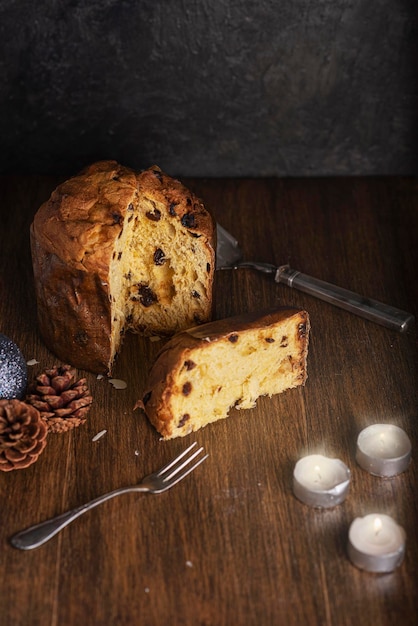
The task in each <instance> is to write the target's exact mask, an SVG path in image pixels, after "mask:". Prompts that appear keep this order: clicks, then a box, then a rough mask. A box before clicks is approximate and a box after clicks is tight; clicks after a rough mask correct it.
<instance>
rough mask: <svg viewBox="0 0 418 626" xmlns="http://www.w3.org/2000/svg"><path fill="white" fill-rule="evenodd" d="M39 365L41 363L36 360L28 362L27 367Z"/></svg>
mask: <svg viewBox="0 0 418 626" xmlns="http://www.w3.org/2000/svg"><path fill="white" fill-rule="evenodd" d="M38 363H39V361H37V360H36V359H31V360H30V361H26V365H29V366H31V365H37V364H38Z"/></svg>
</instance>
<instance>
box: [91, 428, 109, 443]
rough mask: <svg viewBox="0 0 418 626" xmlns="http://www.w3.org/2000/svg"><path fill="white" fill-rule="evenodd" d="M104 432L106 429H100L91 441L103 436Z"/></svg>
mask: <svg viewBox="0 0 418 626" xmlns="http://www.w3.org/2000/svg"><path fill="white" fill-rule="evenodd" d="M106 433H107V430H101V431H100V432H99V433H97V435H94V437H93V439H92V441H98V439H100V438H101V437H103V435H105V434H106Z"/></svg>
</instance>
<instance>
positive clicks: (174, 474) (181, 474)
mask: <svg viewBox="0 0 418 626" xmlns="http://www.w3.org/2000/svg"><path fill="white" fill-rule="evenodd" d="M195 445H196V443H194V444H192V445H191V446H189V447H188V448H187V449H186V450H185V451H184V452H182V453H181V454H180V455H179V456H178V457H176V458H175V459H174V460H173V461H172V462H171V463H169V464H168V465H166V466H165V467H164V468H162V469H161V470H160V471H159V472H158V476H159V477H160V478H162V480H163V482H164V483H166V486H168V483H169V486H170V487H171V486H173V485H175V484H176V483H177V482H179V481H180V480H182V479H183V478H185V477H186V476H187V475H188V474H190V472H192V471H193V470H194V469H196V467H197V466H198V465H200V464H201V463H203V461H204V460H205V459H207V458H208V456H209V455H208V454H205V455H204V456H202V457H200V459H198V460H197V461H196V462H195V463H193V465H190V464H191V462H192V461H193V460H194V459H196V458H197V457H198V456H199V454H200V453H201V452H203V447H201V448H199V449H198V450H196V451H195V452H194V453H193V454H192V455H191V456H189V457H188V458H187V459H185V460H184V461H183V463H180V465H179V464H178V463H179V461H181V459H182V458H184V457H185V455H186V454H187V453H188V452H190V450H192V448H194V446H195ZM185 468H187V469H185ZM170 470H171V471H170Z"/></svg>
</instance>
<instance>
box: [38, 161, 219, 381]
mask: <svg viewBox="0 0 418 626" xmlns="http://www.w3.org/2000/svg"><path fill="white" fill-rule="evenodd" d="M144 198H145V199H146V200H147V202H150V203H151V204H152V203H153V202H159V203H160V204H163V205H164V206H165V207H166V211H167V212H168V213H169V215H170V216H171V218H172V219H173V220H176V221H177V222H180V223H181V225H182V227H184V229H186V230H187V231H189V232H190V234H191V236H192V237H198V238H199V239H198V240H197V241H199V240H200V237H201V236H202V235H204V237H202V239H201V241H202V242H203V241H206V242H207V243H206V244H204V243H201V245H202V246H203V245H206V248H207V249H206V255H207V258H208V259H209V261H208V266H210V271H209V272H208V274H207V280H208V281H209V283H213V276H214V269H215V246H216V242H215V233H216V228H215V223H214V220H213V217H212V216H211V215H210V213H209V212H208V211H207V210H206V209H205V208H204V206H203V204H202V203H201V202H200V200H199V199H198V198H197V197H196V196H195V195H194V194H192V193H191V192H190V191H189V190H188V189H186V188H185V187H184V186H183V185H182V184H181V183H180V182H178V181H176V180H174V179H172V178H170V177H169V176H167V175H166V174H164V173H163V172H162V171H161V170H160V168H158V167H157V166H153V167H151V168H149V169H148V170H146V171H144V172H142V173H140V174H137V173H135V172H134V171H133V170H131V169H129V168H127V167H124V166H121V165H119V164H118V163H117V162H115V161H100V162H98V163H95V164H93V165H91V166H89V167H87V168H85V169H84V170H83V171H82V172H80V174H78V175H77V176H75V177H73V178H71V179H69V180H67V181H65V182H64V183H62V184H61V185H59V186H58V187H57V188H56V189H55V191H53V193H52V194H51V197H50V199H49V200H48V201H47V202H45V203H44V204H43V205H42V206H41V207H40V209H39V210H38V212H37V213H36V215H35V217H34V220H33V223H32V226H31V247H32V260H33V270H34V278H35V288H36V294H37V303H38V318H39V327H40V331H41V334H42V336H43V339H44V341H45V343H46V344H47V346H48V347H49V349H50V350H51V351H52V352H54V353H55V354H56V355H57V356H58V357H59V358H61V359H62V360H63V361H65V362H69V363H71V364H72V365H74V366H76V367H78V368H81V369H87V370H91V371H94V372H101V373H105V372H107V373H110V368H111V364H112V361H113V357H112V351H111V341H110V335H111V332H112V321H111V302H110V301H111V299H112V294H111V293H110V287H109V285H110V283H111V276H110V268H111V264H112V258H114V255H115V246H116V245H117V243H118V238H120V237H121V234H122V230H123V227H124V222H125V218H127V216H128V215H129V217H130V213H132V211H133V207H134V206H135V207H137V206H138V204H139V202H140V201H141V199H144ZM127 219H129V218H127ZM207 295H208V305H207V312H206V314H205V315H204V316H203V320H202V321H206V320H207V319H210V315H211V311H212V285H211V284H210V286H209V289H208V294H207ZM161 330H162V332H163V331H164V329H161Z"/></svg>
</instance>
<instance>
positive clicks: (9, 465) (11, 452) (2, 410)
mask: <svg viewBox="0 0 418 626" xmlns="http://www.w3.org/2000/svg"><path fill="white" fill-rule="evenodd" d="M47 433H48V429H47V426H46V424H45V422H44V421H43V420H42V419H41V416H40V414H39V411H38V410H37V409H35V407H33V406H30V405H29V404H26V403H25V402H22V401H21V400H16V399H13V400H0V470H2V471H3V472H9V471H11V470H14V469H23V468H25V467H29V465H32V463H35V461H37V460H38V456H39V455H40V454H41V452H42V451H43V449H44V448H45V446H46V436H47Z"/></svg>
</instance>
